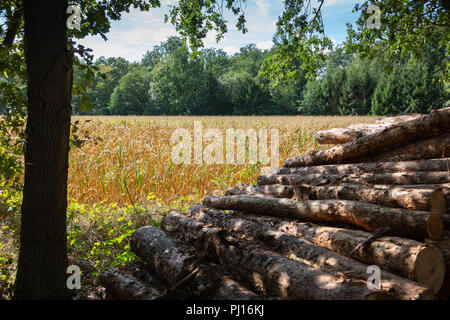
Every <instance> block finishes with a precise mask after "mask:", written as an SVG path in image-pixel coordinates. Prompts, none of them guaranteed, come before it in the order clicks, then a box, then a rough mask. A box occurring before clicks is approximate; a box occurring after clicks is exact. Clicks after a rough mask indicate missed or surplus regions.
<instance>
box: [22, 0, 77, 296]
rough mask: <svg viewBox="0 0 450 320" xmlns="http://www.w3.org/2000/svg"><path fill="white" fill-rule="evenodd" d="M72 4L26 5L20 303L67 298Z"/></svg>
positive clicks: (44, 1)
mask: <svg viewBox="0 0 450 320" xmlns="http://www.w3.org/2000/svg"><path fill="white" fill-rule="evenodd" d="M66 10H67V0H58V1H54V0H40V1H36V0H25V1H24V13H25V54H26V62H27V70H28V119H27V125H26V146H25V186H24V190H23V203H22V222H21V234H20V254H19V265H18V270H17V277H16V289H15V298H16V299H61V298H66V297H67V287H66V277H67V275H66V267H67V238H66V210H67V172H68V154H69V131H70V117H71V111H72V110H71V89H72V57H71V55H70V54H68V53H67V36H66V31H67V30H66V28H67V27H66V21H67V14H66Z"/></svg>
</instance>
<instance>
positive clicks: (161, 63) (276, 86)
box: [72, 37, 448, 115]
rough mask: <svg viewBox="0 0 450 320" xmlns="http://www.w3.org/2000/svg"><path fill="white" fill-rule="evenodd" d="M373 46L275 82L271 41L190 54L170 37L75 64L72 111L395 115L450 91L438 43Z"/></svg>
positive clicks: (336, 53)
mask: <svg viewBox="0 0 450 320" xmlns="http://www.w3.org/2000/svg"><path fill="white" fill-rule="evenodd" d="M378 50H379V51H380V54H379V56H375V57H374V58H372V59H370V60H369V59H363V58H361V57H358V56H357V55H354V54H352V53H348V50H346V48H345V47H343V46H341V47H337V48H334V49H333V50H332V51H330V52H329V53H328V54H327V58H326V61H325V63H324V64H323V66H322V67H321V68H320V69H319V70H318V76H317V77H316V78H315V79H313V80H312V81H310V82H308V81H307V79H306V76H305V73H304V72H302V71H300V72H299V73H298V75H297V77H296V79H290V80H289V81H283V82H279V83H275V81H274V80H270V79H269V77H268V76H267V75H266V72H265V70H264V61H265V60H266V59H268V58H270V57H271V56H272V55H273V54H274V52H275V51H276V41H275V45H274V47H273V48H272V49H270V50H261V49H259V48H258V47H257V46H256V45H254V44H249V45H247V46H245V47H242V48H240V50H239V52H237V53H235V54H234V55H228V54H227V53H226V52H224V51H223V50H221V49H214V48H211V49H203V50H200V51H199V52H198V53H197V54H196V55H195V56H194V55H192V54H191V52H189V50H188V48H186V47H185V46H183V42H182V40H181V39H180V38H178V37H170V38H168V40H167V41H165V42H162V43H161V44H160V45H157V46H155V47H154V48H153V50H150V51H148V52H147V53H146V54H145V55H144V56H143V58H142V60H141V61H140V62H129V61H127V60H126V59H124V58H120V57H119V58H107V59H106V58H104V57H100V58H99V59H97V60H96V61H95V62H94V67H95V68H94V70H95V72H92V70H91V69H86V68H80V67H78V68H76V69H75V73H74V82H75V83H77V84H81V85H83V83H84V86H87V87H88V89H87V90H86V91H81V92H79V93H78V94H74V96H73V99H72V102H73V103H72V105H73V110H74V113H75V114H94V115H294V114H301V115H368V114H373V115H392V114H398V113H427V112H429V111H430V110H431V109H435V108H438V107H440V106H442V104H443V103H444V102H445V101H446V100H447V99H448V89H446V88H445V83H444V81H443V78H442V71H440V66H441V64H442V62H443V61H444V59H445V50H444V48H442V47H439V45H438V43H434V44H431V45H429V46H428V47H427V48H425V49H424V50H423V55H422V57H421V58H417V57H409V58H404V57H403V58H399V59H398V61H396V62H395V64H393V65H392V64H386V63H385V62H384V61H383V58H382V56H381V52H382V50H383V48H382V47H380V48H379V49H378ZM299 69H300V66H299ZM87 74H90V76H86V75H87ZM75 93H76V92H75Z"/></svg>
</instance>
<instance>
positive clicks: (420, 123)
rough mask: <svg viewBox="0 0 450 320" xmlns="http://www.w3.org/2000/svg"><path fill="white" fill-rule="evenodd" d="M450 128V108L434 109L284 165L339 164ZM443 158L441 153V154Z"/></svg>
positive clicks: (445, 131) (289, 161) (287, 161)
mask: <svg viewBox="0 0 450 320" xmlns="http://www.w3.org/2000/svg"><path fill="white" fill-rule="evenodd" d="M449 130H450V108H445V109H440V110H434V111H432V112H431V113H430V114H429V115H426V116H423V117H420V118H418V119H416V120H411V121H406V122H404V123H401V124H399V125H396V126H393V127H390V128H387V129H385V130H382V131H380V132H376V133H373V134H371V135H369V136H365V137H362V138H359V139H357V140H354V141H351V142H347V143H344V144H342V145H338V146H334V147H332V148H329V149H326V150H320V151H316V152H313V153H310V154H308V155H304V156H300V157H297V158H292V159H288V160H286V161H284V163H283V166H284V167H300V166H313V165H322V164H336V163H344V162H346V161H351V160H353V159H358V158H361V157H367V156H371V155H374V154H377V153H378V152H380V151H382V150H383V149H385V148H388V147H394V146H397V145H403V144H407V143H411V142H413V141H416V140H418V139H424V138H428V137H432V136H436V135H439V134H444V133H448V132H449ZM438 157H439V156H438Z"/></svg>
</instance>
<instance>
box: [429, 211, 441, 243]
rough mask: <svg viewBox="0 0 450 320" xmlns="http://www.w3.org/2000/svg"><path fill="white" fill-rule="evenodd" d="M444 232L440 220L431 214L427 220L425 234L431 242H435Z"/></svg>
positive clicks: (437, 216)
mask: <svg viewBox="0 0 450 320" xmlns="http://www.w3.org/2000/svg"><path fill="white" fill-rule="evenodd" d="M443 232H444V223H443V222H442V218H441V217H440V216H439V215H437V214H431V215H430V217H429V218H428V220H427V234H428V237H430V239H432V240H437V239H439V238H440V237H441V236H442V233H443Z"/></svg>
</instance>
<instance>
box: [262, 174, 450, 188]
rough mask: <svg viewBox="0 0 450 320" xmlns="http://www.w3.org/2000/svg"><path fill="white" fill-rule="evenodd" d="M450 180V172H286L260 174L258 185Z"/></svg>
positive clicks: (438, 182)
mask: <svg viewBox="0 0 450 320" xmlns="http://www.w3.org/2000/svg"><path fill="white" fill-rule="evenodd" d="M448 182H450V172H447V171H432V172H422V171H420V172H395V173H376V174H371V173H362V174H308V175H302V174H285V175H276V174H272V175H260V176H259V177H258V185H260V186H262V185H270V184H283V185H291V186H295V185H302V184H309V185H328V184H338V183H350V184H355V183H356V184H369V185H376V184H391V185H414V184H441V183H442V184H444V183H448Z"/></svg>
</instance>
